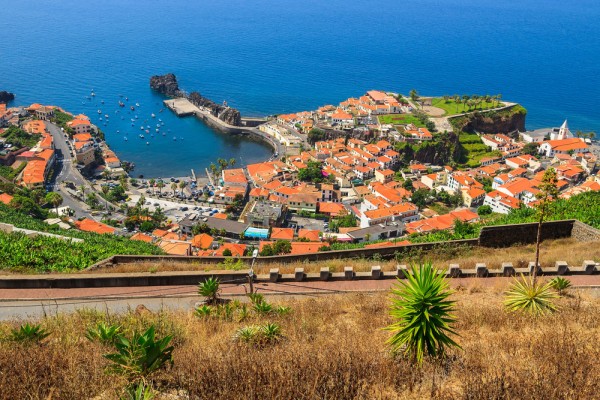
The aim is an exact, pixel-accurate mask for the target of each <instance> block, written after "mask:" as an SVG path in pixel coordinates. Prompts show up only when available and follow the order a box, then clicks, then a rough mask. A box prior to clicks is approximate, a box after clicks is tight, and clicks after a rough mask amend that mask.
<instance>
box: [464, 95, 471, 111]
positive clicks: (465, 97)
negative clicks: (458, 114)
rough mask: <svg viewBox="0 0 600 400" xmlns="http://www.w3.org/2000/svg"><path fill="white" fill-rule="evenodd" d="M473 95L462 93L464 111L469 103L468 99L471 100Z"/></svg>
mask: <svg viewBox="0 0 600 400" xmlns="http://www.w3.org/2000/svg"><path fill="white" fill-rule="evenodd" d="M470 98H471V97H469V95H468V94H463V95H462V100H463V111H464V110H465V106H466V105H467V101H469V99H470Z"/></svg>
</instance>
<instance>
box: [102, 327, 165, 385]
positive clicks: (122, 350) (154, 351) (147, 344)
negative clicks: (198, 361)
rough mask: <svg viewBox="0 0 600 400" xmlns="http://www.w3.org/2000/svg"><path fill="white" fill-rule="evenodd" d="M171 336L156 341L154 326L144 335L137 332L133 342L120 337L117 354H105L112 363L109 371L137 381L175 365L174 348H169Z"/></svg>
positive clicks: (117, 342) (116, 343) (117, 343)
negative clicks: (167, 365)
mask: <svg viewBox="0 0 600 400" xmlns="http://www.w3.org/2000/svg"><path fill="white" fill-rule="evenodd" d="M171 339H172V337H171V336H165V337H164V338H162V339H155V333H154V326H151V327H150V328H148V330H147V331H146V332H144V333H141V334H140V333H138V332H135V333H134V334H133V337H132V338H131V340H129V339H126V338H125V337H123V336H122V335H118V336H117V338H116V340H115V344H114V345H115V348H116V350H117V352H116V353H111V354H104V355H103V357H104V358H106V359H108V360H110V361H112V363H113V364H112V365H111V366H110V367H109V371H110V372H113V373H118V374H121V375H124V376H127V377H129V378H130V379H135V378H138V377H145V376H147V375H149V374H150V373H152V372H154V371H156V370H158V369H160V368H162V367H163V366H164V365H166V364H167V363H173V356H172V353H173V346H169V343H170V342H171Z"/></svg>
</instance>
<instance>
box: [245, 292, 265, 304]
mask: <svg viewBox="0 0 600 400" xmlns="http://www.w3.org/2000/svg"><path fill="white" fill-rule="evenodd" d="M248 297H249V298H250V301H251V302H252V304H257V303H263V302H264V301H265V296H263V295H262V294H260V293H249V294H248Z"/></svg>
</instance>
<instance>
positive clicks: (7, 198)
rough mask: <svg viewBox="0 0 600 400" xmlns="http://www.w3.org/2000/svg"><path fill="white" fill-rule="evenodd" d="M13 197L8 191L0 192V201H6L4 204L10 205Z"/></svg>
mask: <svg viewBox="0 0 600 400" xmlns="http://www.w3.org/2000/svg"><path fill="white" fill-rule="evenodd" d="M12 199H13V197H12V196H11V195H10V194H8V193H1V194H0V203H4V204H6V205H8V204H9V203H10V201H11V200H12Z"/></svg>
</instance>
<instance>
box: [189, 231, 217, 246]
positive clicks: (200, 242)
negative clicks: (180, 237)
mask: <svg viewBox="0 0 600 400" xmlns="http://www.w3.org/2000/svg"><path fill="white" fill-rule="evenodd" d="M214 240H215V239H214V238H213V237H212V236H210V235H208V234H206V233H201V234H199V235H196V236H194V238H193V239H192V246H194V247H197V248H199V249H208V248H209V247H210V246H211V245H212V243H213V242H214Z"/></svg>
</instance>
